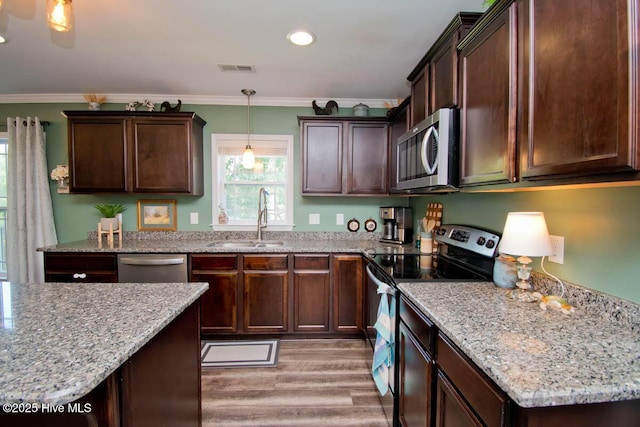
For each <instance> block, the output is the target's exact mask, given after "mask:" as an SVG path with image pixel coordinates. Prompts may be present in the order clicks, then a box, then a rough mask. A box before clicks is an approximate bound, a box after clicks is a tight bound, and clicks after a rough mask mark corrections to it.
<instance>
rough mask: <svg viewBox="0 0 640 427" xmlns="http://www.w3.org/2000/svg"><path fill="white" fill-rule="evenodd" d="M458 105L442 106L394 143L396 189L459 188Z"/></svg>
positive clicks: (433, 190)
mask: <svg viewBox="0 0 640 427" xmlns="http://www.w3.org/2000/svg"><path fill="white" fill-rule="evenodd" d="M459 125H460V120H459V112H458V110H457V109H452V108H446V109H440V110H438V111H436V112H435V113H433V114H432V115H431V116H429V117H427V118H426V119H424V120H423V121H421V122H420V123H418V124H417V125H416V126H414V127H412V128H411V129H410V130H409V131H408V132H406V133H405V134H404V135H402V136H401V137H400V138H398V140H397V141H394V142H393V143H392V147H391V162H392V163H391V164H392V165H393V166H394V168H393V169H394V170H392V176H391V192H393V193H415V194H429V193H445V192H453V191H457V190H458V177H459V170H460V169H459V165H458V136H459Z"/></svg>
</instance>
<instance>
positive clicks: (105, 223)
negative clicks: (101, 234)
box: [100, 218, 120, 231]
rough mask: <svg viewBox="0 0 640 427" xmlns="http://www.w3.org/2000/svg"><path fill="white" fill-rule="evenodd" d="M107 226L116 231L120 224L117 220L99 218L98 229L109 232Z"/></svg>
mask: <svg viewBox="0 0 640 427" xmlns="http://www.w3.org/2000/svg"><path fill="white" fill-rule="evenodd" d="M109 225H111V226H112V227H113V231H118V228H119V227H120V222H119V221H118V218H100V227H101V228H102V231H109Z"/></svg>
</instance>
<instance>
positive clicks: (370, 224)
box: [364, 218, 378, 232]
mask: <svg viewBox="0 0 640 427" xmlns="http://www.w3.org/2000/svg"><path fill="white" fill-rule="evenodd" d="M377 227H378V224H377V223H376V221H375V220H374V219H373V218H369V219H368V220H366V221H365V222H364V229H365V230H367V231H368V232H373V231H376V228H377Z"/></svg>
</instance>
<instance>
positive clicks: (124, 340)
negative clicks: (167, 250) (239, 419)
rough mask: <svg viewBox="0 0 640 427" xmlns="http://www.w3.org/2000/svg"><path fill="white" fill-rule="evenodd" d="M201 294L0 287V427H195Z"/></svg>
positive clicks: (171, 286) (184, 289) (170, 289)
mask: <svg viewBox="0 0 640 427" xmlns="http://www.w3.org/2000/svg"><path fill="white" fill-rule="evenodd" d="M207 288H208V285H207V284H203V283H162V284H140V283H118V284H110V283H28V284H10V283H6V282H5V283H2V299H1V300H0V302H1V304H0V305H1V308H2V329H0V349H1V350H0V401H1V402H2V403H3V411H2V412H0V424H1V425H38V424H41V425H45V424H46V425H94V424H93V423H95V422H97V424H98V425H101V426H102V425H109V426H110V425H120V424H121V423H122V425H136V426H138V425H153V423H154V422H156V421H158V419H160V420H164V421H166V420H170V419H176V418H171V417H179V418H180V419H181V420H182V421H184V420H190V421H191V422H190V423H187V424H189V425H197V424H198V423H199V417H200V337H199V323H198V319H199V297H200V295H202V294H203V293H204V292H205V291H206V290H207ZM70 412H74V414H70ZM69 417H70V418H69ZM63 418H64V419H63ZM141 420H142V422H141ZM43 422H44V423H45V424H42V423H43Z"/></svg>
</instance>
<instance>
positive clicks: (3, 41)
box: [0, 36, 7, 44]
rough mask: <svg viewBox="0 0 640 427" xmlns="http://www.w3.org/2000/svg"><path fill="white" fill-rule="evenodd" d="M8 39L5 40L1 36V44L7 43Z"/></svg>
mask: <svg viewBox="0 0 640 427" xmlns="http://www.w3.org/2000/svg"><path fill="white" fill-rule="evenodd" d="M6 42H7V39H5V38H4V37H2V36H0V44H3V43H6Z"/></svg>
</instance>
